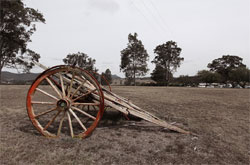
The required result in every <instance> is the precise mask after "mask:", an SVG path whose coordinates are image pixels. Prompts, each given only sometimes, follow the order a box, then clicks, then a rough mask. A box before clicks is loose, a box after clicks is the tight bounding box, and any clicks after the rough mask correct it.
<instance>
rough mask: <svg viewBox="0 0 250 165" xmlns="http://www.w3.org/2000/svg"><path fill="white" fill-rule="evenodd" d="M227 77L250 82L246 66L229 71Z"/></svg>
mask: <svg viewBox="0 0 250 165" xmlns="http://www.w3.org/2000/svg"><path fill="white" fill-rule="evenodd" d="M229 79H230V80H231V81H233V82H236V83H238V84H239V83H241V82H243V83H244V84H245V83H246V82H250V70H249V69H248V68H246V67H239V68H236V69H233V70H232V71H231V72H229Z"/></svg>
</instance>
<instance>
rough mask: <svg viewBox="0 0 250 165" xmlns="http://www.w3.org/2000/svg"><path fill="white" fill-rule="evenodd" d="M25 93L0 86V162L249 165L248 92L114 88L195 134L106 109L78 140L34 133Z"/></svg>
mask: <svg viewBox="0 0 250 165" xmlns="http://www.w3.org/2000/svg"><path fill="white" fill-rule="evenodd" d="M28 88H29V87H28V86H0V92H1V93H0V105H1V106H0V107H1V108H0V137H1V141H0V164H130V165H131V164H249V156H250V152H249V151H250V145H249V139H250V137H249V135H250V134H249V133H250V127H249V126H250V119H249V117H250V110H249V107H250V100H249V99H250V90H247V89H200V88H170V87H168V88H166V87H113V91H114V92H115V93H117V94H119V95H122V96H124V97H127V98H130V99H131V100H132V101H133V103H135V104H136V105H138V106H140V107H142V108H144V109H145V110H148V111H150V112H152V113H153V114H155V115H157V116H159V117H161V118H163V119H165V120H166V121H167V122H169V123H173V122H174V123H175V124H176V125H178V126H180V127H182V128H184V129H187V130H190V131H192V132H194V133H197V134H199V136H198V137H194V136H189V135H183V134H179V133H175V132H171V131H169V130H166V129H162V128H161V127H157V126H155V125H153V124H150V123H148V122H145V121H134V120H130V121H127V120H125V119H124V118H123V117H122V116H121V115H120V114H119V113H116V112H113V111H111V112H110V113H106V114H105V116H104V118H103V120H102V123H101V124H100V125H99V127H98V128H97V129H96V130H95V131H94V133H93V134H92V136H90V137H89V138H87V139H84V140H80V139H72V138H70V137H63V138H60V139H47V138H45V137H43V136H41V135H40V134H39V133H38V131H37V130H36V129H35V128H34V127H33V126H32V124H31V122H30V121H29V119H28V116H27V113H26V107H25V99H26V98H25V97H26V93H27V90H28ZM113 119H116V120H113Z"/></svg>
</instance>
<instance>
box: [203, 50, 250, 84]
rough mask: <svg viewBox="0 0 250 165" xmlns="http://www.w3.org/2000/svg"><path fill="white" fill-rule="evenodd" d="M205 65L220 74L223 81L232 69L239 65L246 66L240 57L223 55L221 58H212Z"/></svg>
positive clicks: (227, 77)
mask: <svg viewBox="0 0 250 165" xmlns="http://www.w3.org/2000/svg"><path fill="white" fill-rule="evenodd" d="M207 67H208V68H210V71H214V72H217V73H219V74H221V76H222V78H223V82H226V81H228V80H229V73H230V72H231V71H232V70H234V69H236V68H239V67H246V65H244V64H243V63H242V58H241V57H238V56H232V55H223V56H222V57H221V58H217V59H215V60H213V61H212V62H211V63H209V64H208V65H207Z"/></svg>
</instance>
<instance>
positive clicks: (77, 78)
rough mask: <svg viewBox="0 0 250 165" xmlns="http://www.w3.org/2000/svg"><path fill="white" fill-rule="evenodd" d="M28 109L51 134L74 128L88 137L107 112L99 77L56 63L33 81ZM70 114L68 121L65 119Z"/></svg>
mask: <svg viewBox="0 0 250 165" xmlns="http://www.w3.org/2000/svg"><path fill="white" fill-rule="evenodd" d="M27 111H28V116H29V118H30V120H31V121H32V124H33V125H34V126H35V127H36V129H37V130H38V131H39V132H40V133H41V134H43V135H44V136H47V137H59V136H60V135H61V136H62V135H64V134H66V133H67V132H70V135H71V137H80V138H84V137H86V136H88V135H90V134H91V132H92V131H93V130H94V129H95V128H96V127H97V124H98V122H99V121H100V119H101V117H102V115H103V112H104V97H103V93H102V89H101V87H100V86H99V84H98V82H97V80H96V79H95V78H94V77H93V76H92V75H91V74H90V73H89V72H87V71H85V70H83V69H81V68H78V67H71V66H65V65H61V66H55V67H53V68H50V69H48V70H46V71H44V72H43V73H42V74H40V75H39V76H38V77H37V79H36V80H35V81H34V82H33V84H32V85H31V87H30V89H29V91H28V95H27ZM66 118H67V120H68V122H67V125H68V127H67V125H66V124H65V122H64V121H65V119H66Z"/></svg>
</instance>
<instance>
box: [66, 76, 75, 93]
mask: <svg viewBox="0 0 250 165" xmlns="http://www.w3.org/2000/svg"><path fill="white" fill-rule="evenodd" d="M74 77H75V72H73V74H72V77H71V81H70V86H69V90H68V95H67V96H68V97H70V92H71V88H72V85H73V80H74Z"/></svg>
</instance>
